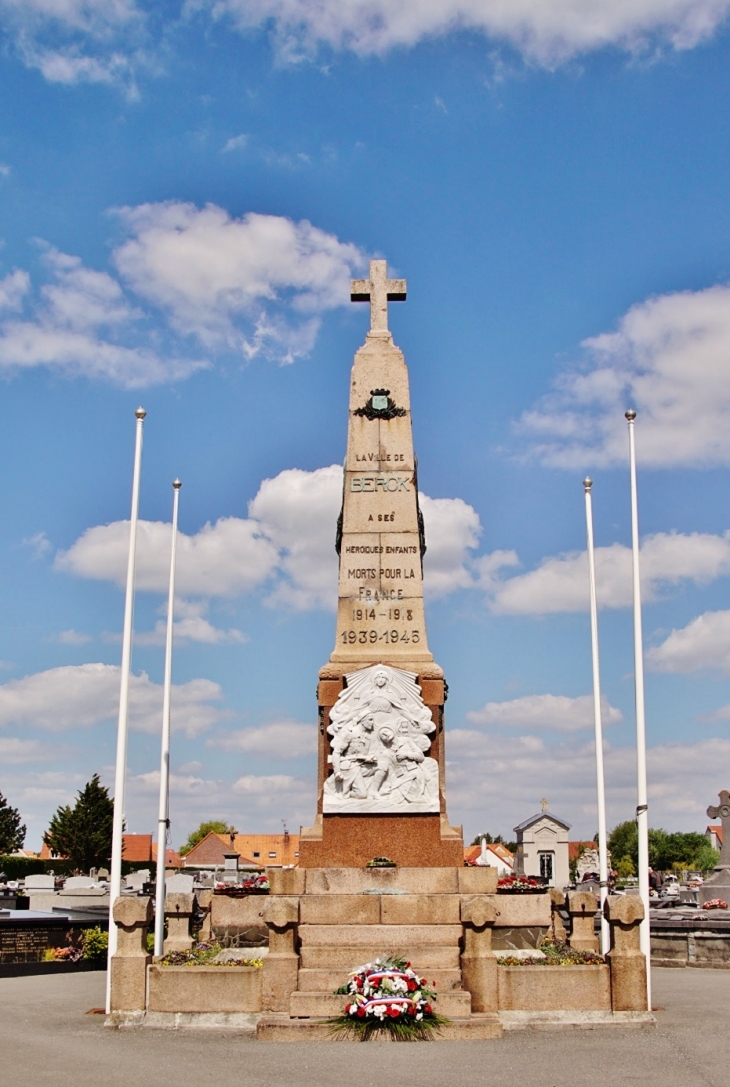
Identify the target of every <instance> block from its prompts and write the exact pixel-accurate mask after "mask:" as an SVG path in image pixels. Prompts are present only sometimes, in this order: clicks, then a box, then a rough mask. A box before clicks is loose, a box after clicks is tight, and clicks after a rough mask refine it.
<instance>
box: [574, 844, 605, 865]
mask: <svg viewBox="0 0 730 1087" xmlns="http://www.w3.org/2000/svg"><path fill="white" fill-rule="evenodd" d="M586 849H598V842H568V860H571V861H575V860H577V859H578V857H580V855H581V852H584V851H585V850H586Z"/></svg>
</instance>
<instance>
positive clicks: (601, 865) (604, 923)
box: [583, 477, 611, 955]
mask: <svg viewBox="0 0 730 1087" xmlns="http://www.w3.org/2000/svg"><path fill="white" fill-rule="evenodd" d="M592 486H593V480H591V479H588V477H586V478H585V479H584V480H583V490H584V491H585V497H586V532H587V536H588V584H589V592H590V603H591V654H592V658H593V721H594V726H595V733H596V796H597V800H598V878H599V880H600V888H601V891H600V895H601V954H602V955H605V954H606V953H607V952H608V951H609V950H610V946H611V934H610V929H609V925H608V918H607V917H606V916H605V913H604V906H605V904H606V899H607V897H608V859H607V854H606V789H605V783H604V777H603V721H602V718H601V671H600V667H599V660H598V603H597V599H596V562H595V555H594V550H593V500H592V496H591V487H592Z"/></svg>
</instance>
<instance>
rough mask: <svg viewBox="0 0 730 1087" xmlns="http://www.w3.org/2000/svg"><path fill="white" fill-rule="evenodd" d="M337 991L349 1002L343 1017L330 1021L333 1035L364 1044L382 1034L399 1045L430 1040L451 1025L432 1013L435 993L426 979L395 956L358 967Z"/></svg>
mask: <svg viewBox="0 0 730 1087" xmlns="http://www.w3.org/2000/svg"><path fill="white" fill-rule="evenodd" d="M337 992H338V993H342V994H343V995H347V996H348V997H349V998H350V999H349V1000H348V1002H347V1004H345V1011H344V1014H343V1015H340V1016H337V1017H336V1018H335V1019H331V1020H330V1025H331V1026H332V1028H333V1032H334V1033H335V1034H351V1035H354V1036H355V1037H357V1038H359V1039H360V1041H362V1042H365V1041H367V1040H368V1039H369V1038H372V1037H373V1036H376V1037H377V1035H378V1033H382V1032H383V1031H387V1032H388V1033H389V1034H391V1036H392V1037H393V1038H394V1039H395V1040H397V1041H399V1042H412V1041H430V1040H431V1039H432V1037H433V1034H434V1031H435V1030H436V1029H437V1028H438V1027H439V1026H443V1025H444V1024H445V1023H447V1022H448V1020H446V1019H444V1018H443V1017H442V1016H440V1015H437V1014H436V1012H435V1011H434V1010H433V1002H434V1001H435V1000H436V993H435V992H434V991H433V990H432V989H429V988H428V982H427V981H426V979H425V978H422V977H420V975H419V974H417V973H416V971H415V970H412V969H411V964H410V963H409V962H406V960H405V959H402V958H400V957H398V956H395V955H391V956H390V957H389V958H385V959H376V960H375V962H369V963H366V964H365V965H364V966H359V967H358V968H357V970H355V971H353V973H352V974H350V980H349V981H348V982H347V984H346V985H343V986H342V987H341V988H340V989H338V990H337Z"/></svg>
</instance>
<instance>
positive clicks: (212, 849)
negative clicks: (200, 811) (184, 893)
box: [183, 831, 299, 868]
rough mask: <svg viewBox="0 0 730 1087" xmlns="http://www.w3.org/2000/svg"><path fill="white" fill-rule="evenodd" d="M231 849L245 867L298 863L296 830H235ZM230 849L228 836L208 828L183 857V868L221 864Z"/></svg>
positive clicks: (279, 865) (274, 866) (275, 866)
mask: <svg viewBox="0 0 730 1087" xmlns="http://www.w3.org/2000/svg"><path fill="white" fill-rule="evenodd" d="M233 849H234V851H235V852H236V853H238V854H239V856H240V858H241V861H242V863H243V864H246V865H248V866H249V867H253V868H255V867H259V868H266V867H273V868H282V867H285V866H288V865H296V864H298V863H299V835H298V834H237V835H236V836H235V838H234V843H233ZM230 850H231V841H230V837H229V836H228V835H227V834H216V833H215V831H211V832H210V833H209V834H206V836H205V838H203V839H202V841H200V842H198V844H197V845H195V846H193V848H192V849H191V850H190V852H189V853H188V854H187V855H186V856H185V857H184V858H183V863H184V864H185V867H186V868H195V867H199V866H204V865H205V866H211V867H212V866H215V865H220V866H222V865H223V860H224V857H225V854H226V853H229V852H230Z"/></svg>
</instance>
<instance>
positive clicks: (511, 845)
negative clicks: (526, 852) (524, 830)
mask: <svg viewBox="0 0 730 1087" xmlns="http://www.w3.org/2000/svg"><path fill="white" fill-rule="evenodd" d="M482 838H483V839H484V841H485V842H486V843H487V845H503V846H504V848H505V849H509V851H510V853H516V852H517V842H505V840H504V838H503V837H502V835H501V834H498V835H497V837H496V838H493V837H492V835H491V834H490V833H489V831H488V830H487V831H485V832H484V834H477V836H476V838H475V839H474V841H473V842H472V843H471V844H472V845H481V844H482Z"/></svg>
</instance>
